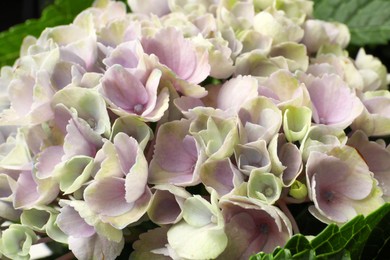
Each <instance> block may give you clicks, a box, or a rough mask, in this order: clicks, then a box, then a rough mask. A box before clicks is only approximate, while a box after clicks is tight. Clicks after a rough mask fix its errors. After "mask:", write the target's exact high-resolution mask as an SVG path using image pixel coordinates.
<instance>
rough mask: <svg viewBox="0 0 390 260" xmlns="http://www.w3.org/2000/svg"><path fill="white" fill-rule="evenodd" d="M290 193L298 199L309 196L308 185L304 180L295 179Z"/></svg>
mask: <svg viewBox="0 0 390 260" xmlns="http://www.w3.org/2000/svg"><path fill="white" fill-rule="evenodd" d="M288 194H289V195H290V196H291V197H293V198H295V199H298V200H301V199H304V198H306V196H307V187H306V185H305V184H303V183H302V182H300V181H297V180H295V181H294V183H293V184H292V185H291V187H290V191H289V193H288Z"/></svg>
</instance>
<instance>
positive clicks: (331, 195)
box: [324, 191, 334, 203]
mask: <svg viewBox="0 0 390 260" xmlns="http://www.w3.org/2000/svg"><path fill="white" fill-rule="evenodd" d="M324 198H325V200H326V202H328V203H330V202H332V201H333V199H334V193H333V191H326V192H325V193H324Z"/></svg>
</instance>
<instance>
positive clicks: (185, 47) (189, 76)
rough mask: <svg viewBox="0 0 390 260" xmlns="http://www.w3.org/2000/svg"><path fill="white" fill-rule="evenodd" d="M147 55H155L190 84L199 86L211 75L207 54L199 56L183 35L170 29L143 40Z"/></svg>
mask: <svg viewBox="0 0 390 260" xmlns="http://www.w3.org/2000/svg"><path fill="white" fill-rule="evenodd" d="M142 46H143V47H144V50H145V53H148V54H152V53H153V54H155V55H156V56H157V57H158V58H159V61H160V62H161V63H162V64H164V65H166V66H167V67H168V68H170V69H171V70H172V71H174V72H175V73H176V75H177V76H178V77H179V78H180V79H183V80H186V81H188V82H189V83H194V84H198V83H200V82H202V81H203V80H204V79H205V78H206V77H207V76H208V75H209V73H210V65H209V64H208V58H207V53H205V52H203V53H200V54H198V53H197V50H196V49H195V46H194V45H193V44H192V43H191V42H190V41H189V40H186V39H184V37H183V34H182V33H181V32H180V31H178V30H176V29H174V28H172V27H170V28H166V29H162V30H160V31H159V32H158V33H157V34H156V35H155V36H154V37H153V38H143V39H142Z"/></svg>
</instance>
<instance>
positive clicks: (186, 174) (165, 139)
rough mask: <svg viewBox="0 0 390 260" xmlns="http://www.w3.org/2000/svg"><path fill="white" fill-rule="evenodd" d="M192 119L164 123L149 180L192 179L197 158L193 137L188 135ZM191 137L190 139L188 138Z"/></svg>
mask: <svg viewBox="0 0 390 260" xmlns="http://www.w3.org/2000/svg"><path fill="white" fill-rule="evenodd" d="M189 124H190V121H187V120H181V121H172V122H169V123H166V124H164V125H162V126H161V127H160V129H159V131H158V134H157V141H156V145H155V150H154V155H153V159H152V161H151V163H150V169H149V182H151V183H165V182H167V181H168V182H171V181H175V180H176V181H178V180H179V179H180V181H184V179H186V180H187V181H190V180H191V179H192V177H193V172H194V168H195V164H196V162H197V160H198V158H197V152H195V151H197V147H196V143H195V140H194V138H193V137H187V139H186V135H187V133H188V129H189ZM188 138H190V140H189V139H188Z"/></svg>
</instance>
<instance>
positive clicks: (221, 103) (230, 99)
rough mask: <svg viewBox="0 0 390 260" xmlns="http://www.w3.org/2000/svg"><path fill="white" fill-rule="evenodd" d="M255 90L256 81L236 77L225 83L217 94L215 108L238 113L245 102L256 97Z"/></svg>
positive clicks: (246, 77) (249, 78) (250, 78)
mask: <svg viewBox="0 0 390 260" xmlns="http://www.w3.org/2000/svg"><path fill="white" fill-rule="evenodd" d="M257 88H258V83H257V80H256V79H255V78H254V77H251V76H244V77H242V76H238V77H236V78H233V79H231V80H229V81H226V82H225V83H224V84H223V85H222V87H221V89H220V91H219V93H218V99H217V107H218V108H220V109H222V110H227V109H233V110H234V111H238V110H239V109H240V107H241V106H242V105H243V104H244V103H245V102H246V101H248V100H250V99H253V98H255V97H257V96H258V94H257Z"/></svg>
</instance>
